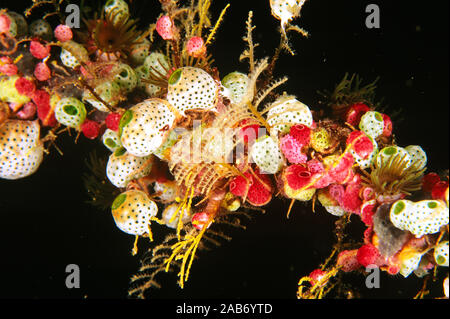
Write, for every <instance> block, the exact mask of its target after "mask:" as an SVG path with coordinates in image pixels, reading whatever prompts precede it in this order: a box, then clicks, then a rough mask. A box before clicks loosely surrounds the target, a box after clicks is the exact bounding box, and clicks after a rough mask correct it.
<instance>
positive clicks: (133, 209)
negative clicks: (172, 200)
mask: <svg viewBox="0 0 450 319" xmlns="http://www.w3.org/2000/svg"><path fill="white" fill-rule="evenodd" d="M116 201H118V203H117V204H116V203H113V207H112V215H113V218H114V221H115V223H116V226H117V227H118V228H119V229H120V230H122V231H123V232H125V233H127V234H130V235H139V236H141V235H143V234H145V233H147V232H148V228H149V225H150V222H151V218H152V217H154V216H156V214H157V213H158V206H157V205H156V203H155V202H154V201H152V200H151V199H150V198H149V197H148V196H147V194H146V193H144V192H142V191H139V190H128V191H126V192H125V193H122V194H120V195H119V196H118V198H116Z"/></svg>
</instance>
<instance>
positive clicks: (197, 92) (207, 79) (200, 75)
mask: <svg viewBox="0 0 450 319" xmlns="http://www.w3.org/2000/svg"><path fill="white" fill-rule="evenodd" d="M217 98H218V87H217V85H216V82H215V81H214V79H213V77H212V76H211V75H209V74H208V73H207V72H206V71H204V70H202V69H200V68H194V67H183V68H180V69H178V70H176V71H175V72H174V73H172V75H171V76H170V78H169V88H168V92H167V101H169V103H170V104H171V105H173V106H174V107H175V108H176V109H177V110H178V112H179V113H180V114H181V115H185V113H184V112H185V111H186V110H191V109H207V110H212V109H214V108H215V107H216V103H217Z"/></svg>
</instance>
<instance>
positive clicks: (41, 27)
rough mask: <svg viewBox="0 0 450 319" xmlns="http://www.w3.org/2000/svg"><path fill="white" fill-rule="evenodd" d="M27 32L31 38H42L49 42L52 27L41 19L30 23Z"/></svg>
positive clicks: (51, 35)
mask: <svg viewBox="0 0 450 319" xmlns="http://www.w3.org/2000/svg"><path fill="white" fill-rule="evenodd" d="M28 32H29V33H30V36H31V37H37V38H42V39H44V40H47V41H50V40H51V39H52V37H53V29H52V26H51V25H50V24H49V23H48V22H47V21H45V20H43V19H38V20H35V21H33V22H31V24H30V26H29V28H28Z"/></svg>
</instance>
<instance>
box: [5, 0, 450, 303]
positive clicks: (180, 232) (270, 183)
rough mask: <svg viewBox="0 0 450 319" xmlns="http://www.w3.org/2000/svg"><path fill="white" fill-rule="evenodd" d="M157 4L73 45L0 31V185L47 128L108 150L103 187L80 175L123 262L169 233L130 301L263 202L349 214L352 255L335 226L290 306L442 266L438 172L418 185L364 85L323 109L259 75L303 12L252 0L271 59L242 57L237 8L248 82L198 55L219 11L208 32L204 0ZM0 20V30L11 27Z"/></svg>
mask: <svg viewBox="0 0 450 319" xmlns="http://www.w3.org/2000/svg"><path fill="white" fill-rule="evenodd" d="M160 2H161V8H162V13H161V14H160V15H159V17H157V19H156V21H155V23H154V24H152V25H150V26H149V27H148V29H145V30H142V31H138V30H137V26H136V25H135V24H134V23H135V22H134V20H132V18H130V13H129V9H128V4H127V3H126V2H125V1H122V0H115V1H108V2H107V3H106V4H105V5H104V6H103V7H102V10H101V12H100V13H99V14H96V15H95V16H94V17H91V18H87V19H86V23H85V28H84V29H82V30H81V32H78V34H77V32H73V33H71V32H70V31H71V30H70V28H69V29H68V26H64V25H59V26H56V27H55V28H54V29H52V27H49V26H47V24H48V23H47V24H45V23H46V22H45V21H44V20H43V21H44V22H41V24H43V25H45V27H42V28H39V30H44V31H45V30H47V29H48V28H50V29H49V30H50V32H44V33H43V34H38V33H37V31H33V30H29V31H28V33H26V32H25V33H20V32H17V31H14V30H12V29H11V27H9V28H6V27H4V28H2V29H1V32H2V34H1V36H2V47H1V54H2V57H1V60H0V61H1V65H0V66H1V69H0V71H1V72H2V75H1V78H0V86H1V87H0V88H1V95H0V98H1V102H0V103H1V107H2V108H1V109H0V112H1V113H0V114H1V117H0V121H1V122H0V125H1V126H0V131H1V133H0V139H1V140H0V142H1V144H0V146H1V153H0V156H1V166H0V173H1V177H2V178H4V179H18V178H25V177H27V176H29V175H31V174H32V173H34V172H35V171H36V170H37V169H38V166H39V165H40V163H41V162H42V159H43V155H44V153H45V152H46V151H48V150H49V147H50V146H52V145H55V140H56V138H57V136H58V135H60V134H61V133H62V132H65V131H68V132H70V131H71V130H75V131H76V134H77V135H76V139H78V138H79V136H84V137H86V138H88V139H97V140H98V141H101V142H102V143H103V144H104V146H105V147H106V148H107V149H108V150H110V151H111V153H110V155H109V157H108V159H107V160H105V161H104V164H105V167H104V168H103V174H104V175H103V177H105V176H106V178H107V183H110V184H112V185H113V186H114V187H113V188H111V185H109V184H108V186H107V187H106V186H105V183H104V181H103V183H102V182H101V181H98V180H96V179H95V178H93V176H90V177H89V178H88V179H87V180H86V184H87V185H88V190H89V192H90V194H92V195H93V196H92V197H93V198H92V200H93V201H94V202H96V201H97V202H100V201H101V202H102V204H104V203H105V201H106V203H108V202H109V205H110V206H111V212H112V217H111V218H112V219H113V220H114V222H115V224H116V225H117V227H118V228H119V229H120V230H121V231H123V232H125V233H127V234H129V235H131V236H135V242H134V245H133V247H132V253H133V254H136V253H138V252H139V248H140V247H141V245H142V244H141V243H142V242H143V241H146V242H147V241H150V242H152V243H153V241H158V239H157V237H158V236H157V235H158V234H157V233H156V231H155V229H156V230H157V229H158V227H159V226H160V225H162V226H167V228H169V229H171V230H172V233H171V234H170V235H168V236H167V237H166V238H165V239H162V240H161V242H160V243H159V242H156V246H154V247H153V248H152V249H150V250H149V252H148V253H147V254H146V255H145V256H144V258H143V260H142V264H141V267H140V269H139V271H138V273H137V274H136V275H134V276H133V277H132V279H131V280H132V283H131V286H130V290H129V294H130V295H131V296H137V297H144V296H145V294H146V293H147V292H148V291H149V290H150V288H155V287H156V288H157V287H159V284H158V282H157V279H158V278H157V276H158V275H159V274H161V273H162V272H171V271H175V272H177V274H178V283H179V285H180V287H182V288H183V287H184V286H185V285H186V282H187V281H188V279H190V278H189V277H190V274H191V269H192V265H193V264H194V263H195V262H196V260H195V258H196V256H197V252H198V251H199V250H201V249H203V248H206V247H207V245H208V243H209V244H211V243H212V244H219V243H220V242H219V239H226V240H228V239H229V237H228V236H227V234H226V233H223V232H221V231H219V230H217V229H216V226H217V225H220V224H224V225H229V226H235V227H243V226H242V224H241V218H242V217H244V218H246V217H248V216H251V215H252V214H254V213H252V211H256V210H257V209H261V207H264V206H266V205H268V204H269V203H270V202H271V201H272V200H273V199H274V198H277V197H279V198H285V199H286V200H288V201H289V202H290V203H291V204H290V207H289V210H288V212H287V216H289V215H290V214H292V211H293V207H294V204H295V202H296V201H301V202H311V203H312V208H313V209H314V207H315V205H317V204H318V203H320V204H321V205H322V206H323V207H324V208H325V209H326V211H328V212H329V213H330V214H332V215H335V216H338V217H339V218H340V221H341V223H342V224H345V223H346V222H347V221H349V220H350V218H351V217H352V216H356V217H357V218H359V219H360V220H361V221H362V222H363V223H364V224H365V225H366V227H367V230H366V231H365V233H364V238H363V239H362V242H359V243H351V244H349V243H346V242H345V241H344V236H343V233H342V231H343V228H342V227H339V229H337V234H338V242H337V244H336V245H335V246H334V247H333V249H332V255H331V256H330V258H329V259H328V260H327V261H326V262H325V263H324V264H323V265H322V266H321V267H320V269H319V270H315V271H313V273H311V275H310V276H306V277H303V278H302V279H301V280H300V282H299V290H298V297H299V298H322V297H324V296H326V295H327V294H328V293H331V292H332V291H333V289H334V288H335V287H336V286H335V280H336V278H338V277H339V276H340V274H342V273H343V272H351V271H358V270H360V269H362V267H367V266H376V267H379V268H380V269H381V270H383V271H385V272H386V273H389V274H391V275H394V274H397V273H399V274H401V275H403V276H404V277H408V276H409V275H410V274H411V273H412V272H415V273H416V274H418V275H421V276H423V275H424V274H432V273H433V272H437V271H441V269H442V267H446V266H448V176H438V177H436V176H434V175H430V174H428V175H425V176H424V173H425V170H426V168H425V167H426V164H427V156H426V154H425V151H424V150H423V149H422V147H420V146H418V145H410V146H406V147H400V146H398V145H397V144H396V141H395V139H394V136H393V124H395V122H394V123H393V121H392V120H391V118H390V117H389V116H388V114H385V113H384V112H382V111H381V110H380V109H379V108H378V105H377V103H375V101H374V100H373V91H374V89H375V85H374V84H371V85H368V86H366V87H362V88H361V87H360V82H359V79H358V78H354V77H352V78H350V79H349V78H348V76H346V77H345V78H344V79H343V81H342V82H341V83H340V84H339V85H338V86H337V87H336V90H335V91H334V92H333V93H332V94H330V95H328V96H327V97H326V98H327V101H326V103H327V104H328V106H327V107H328V108H327V109H324V110H322V111H323V112H317V111H314V110H313V109H312V108H310V107H309V106H307V105H306V104H305V103H303V102H301V99H300V98H299V97H297V96H294V95H290V94H287V93H282V94H281V93H277V91H278V90H279V87H280V86H281V85H283V84H284V83H285V82H286V81H287V78H285V77H282V78H280V79H276V78H274V77H273V73H274V72H273V71H274V68H275V65H276V62H277V60H278V58H279V55H280V53H281V52H282V51H283V50H284V51H286V52H288V53H293V51H292V49H291V46H290V44H289V43H288V32H289V31H297V32H298V33H300V34H301V35H304V36H306V35H308V33H307V32H306V31H305V30H303V29H301V28H299V27H297V26H293V25H292V24H291V23H292V20H293V19H294V18H297V17H299V15H300V12H301V9H302V7H303V5H304V1H270V2H269V1H267V2H268V3H267V5H268V6H269V5H270V7H271V11H272V14H273V15H274V17H275V18H276V19H279V20H280V22H281V25H280V26H281V28H280V45H279V48H278V49H277V50H276V52H275V54H274V55H273V56H272V57H270V58H261V59H257V58H256V56H255V52H254V51H255V50H254V49H255V47H256V46H257V44H256V43H254V42H253V38H252V35H253V29H254V27H253V24H252V18H253V13H252V12H250V13H249V15H248V20H247V23H246V28H247V30H246V32H245V37H244V39H245V41H246V43H247V48H246V50H245V51H244V53H243V55H242V56H241V59H243V60H244V59H246V60H248V63H249V68H248V72H238V71H235V72H231V73H230V74H222V73H220V67H215V66H214V64H213V60H212V57H211V54H210V52H209V47H210V46H211V44H212V43H213V41H214V38H215V37H216V33H217V32H218V29H219V27H220V23H221V21H222V20H223V19H224V15H225V13H226V11H227V9H228V6H224V8H223V11H222V12H221V13H220V14H219V15H218V17H216V20H215V21H213V20H212V17H211V15H210V14H209V7H210V5H211V2H210V1H208V0H198V1H191V2H190V3H189V4H187V5H186V6H185V7H183V6H181V5H179V4H178V3H177V2H176V1H162V0H161V1H160ZM0 14H1V15H0V16H1V17H2V19H3V20H2V21H9V24H7V23H4V25H5V26H6V25H9V26H11V25H12V22H15V23H16V24H18V21H19V19H20V18H17V16H15V15H14V14H11V13H10V11H8V10H3V11H1V13H0ZM20 21H22V20H20ZM53 31H54V35H53V34H52V33H53ZM116 32H117V33H118V34H120V35H121V36H120V37H118V38H116V37H115V36H113V35H114V34H115V33H116ZM53 36H54V38H55V39H53ZM156 48H160V50H157V49H156ZM21 61H27V62H26V63H21ZM30 70H32V72H30ZM355 83H356V85H355ZM264 103H265V105H264ZM394 130H395V127H394ZM22 133H23V134H22ZM30 134H31V135H32V136H31V137H30ZM93 158H94V157H93ZM92 164H93V166H95V165H96V164H98V163H96V162H95V161H94V163H92ZM96 173H98V170H96ZM430 176H431V177H433V178H431V177H430ZM341 226H342V225H341ZM318 273H320V274H321V275H320V276H318V275H317V274H318Z"/></svg>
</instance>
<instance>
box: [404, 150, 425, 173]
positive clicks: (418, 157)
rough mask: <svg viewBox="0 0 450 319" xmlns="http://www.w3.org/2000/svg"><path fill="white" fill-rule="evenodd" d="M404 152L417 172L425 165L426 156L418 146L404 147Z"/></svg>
mask: <svg viewBox="0 0 450 319" xmlns="http://www.w3.org/2000/svg"><path fill="white" fill-rule="evenodd" d="M405 150H406V151H407V152H408V154H409V156H410V158H411V165H414V166H415V167H416V168H417V170H420V169H422V168H424V167H425V166H426V165H427V154H426V153H425V151H424V150H423V149H422V148H421V147H420V146H419V145H409V146H407V147H405Z"/></svg>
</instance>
